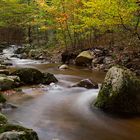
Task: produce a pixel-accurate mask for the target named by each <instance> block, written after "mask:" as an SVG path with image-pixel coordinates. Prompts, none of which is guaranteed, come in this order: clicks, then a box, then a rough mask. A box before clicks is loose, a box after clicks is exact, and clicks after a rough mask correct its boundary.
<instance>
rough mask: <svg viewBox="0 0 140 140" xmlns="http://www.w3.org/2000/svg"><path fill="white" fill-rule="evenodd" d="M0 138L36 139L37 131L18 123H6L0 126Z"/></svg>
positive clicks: (14, 139)
mask: <svg viewBox="0 0 140 140" xmlns="http://www.w3.org/2000/svg"><path fill="white" fill-rule="evenodd" d="M0 139H9V140H38V136H37V133H36V132H35V131H33V130H32V129H27V128H24V127H22V126H19V125H11V124H6V125H4V126H2V127H0Z"/></svg>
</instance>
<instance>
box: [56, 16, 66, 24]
mask: <svg viewBox="0 0 140 140" xmlns="http://www.w3.org/2000/svg"><path fill="white" fill-rule="evenodd" d="M67 20H68V14H66V13H61V14H60V15H59V17H56V21H57V22H58V23H61V24H63V23H65V22H66V21H67Z"/></svg>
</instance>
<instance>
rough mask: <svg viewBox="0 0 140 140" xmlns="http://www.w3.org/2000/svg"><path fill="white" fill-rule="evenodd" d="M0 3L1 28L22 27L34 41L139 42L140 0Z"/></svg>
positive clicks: (75, 44)
mask: <svg viewBox="0 0 140 140" xmlns="http://www.w3.org/2000/svg"><path fill="white" fill-rule="evenodd" d="M0 7H1V8H0V26H1V28H18V29H20V30H22V31H23V33H24V39H23V40H24V42H26V43H28V44H31V45H37V46H45V47H54V46H65V47H66V48H68V47H69V48H72V49H83V48H90V47H93V46H95V45H103V46H104V44H106V45H107V46H108V47H113V46H119V47H121V45H124V44H125V45H126V46H127V47H128V46H131V47H136V46H138V45H139V41H140V32H139V25H140V10H139V8H140V7H139V1H138V0H1V1H0ZM21 35H23V34H21ZM102 37H103V38H104V39H102ZM98 39H99V40H98ZM99 42H100V43H99ZM98 43H99V44H98Z"/></svg>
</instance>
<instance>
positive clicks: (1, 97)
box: [0, 93, 6, 103]
mask: <svg viewBox="0 0 140 140" xmlns="http://www.w3.org/2000/svg"><path fill="white" fill-rule="evenodd" d="M5 102H6V99H5V98H4V96H3V95H2V94H1V93H0V103H5Z"/></svg>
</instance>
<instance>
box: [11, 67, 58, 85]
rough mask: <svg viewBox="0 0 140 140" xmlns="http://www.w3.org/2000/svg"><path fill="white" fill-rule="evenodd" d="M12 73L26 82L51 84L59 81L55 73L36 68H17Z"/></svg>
mask: <svg viewBox="0 0 140 140" xmlns="http://www.w3.org/2000/svg"><path fill="white" fill-rule="evenodd" d="M12 75H17V76H19V78H20V80H21V81H22V82H23V83H24V84H40V83H43V84H50V83H56V82H58V80H57V79H56V78H55V76H54V75H53V74H50V73H42V72H40V71H39V70H37V69H34V68H21V69H17V70H16V71H15V72H13V73H12Z"/></svg>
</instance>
